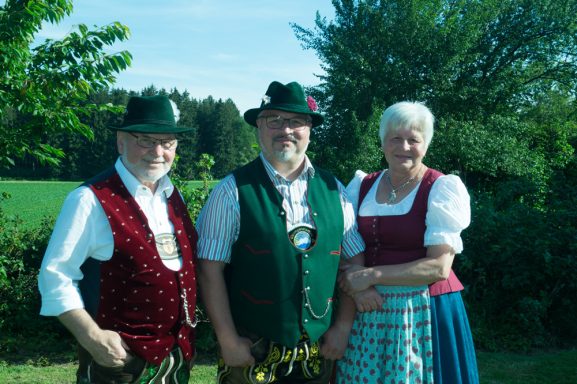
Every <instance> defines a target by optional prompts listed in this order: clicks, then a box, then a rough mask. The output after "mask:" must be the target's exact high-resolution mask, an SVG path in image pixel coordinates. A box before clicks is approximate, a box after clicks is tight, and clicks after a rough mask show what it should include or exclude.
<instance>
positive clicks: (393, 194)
mask: <svg viewBox="0 0 577 384" xmlns="http://www.w3.org/2000/svg"><path fill="white" fill-rule="evenodd" d="M395 200H397V193H396V192H395V190H394V189H393V190H392V191H391V193H389V201H388V203H389V204H393V203H394V202H395Z"/></svg>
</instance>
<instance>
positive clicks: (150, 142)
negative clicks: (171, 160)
mask: <svg viewBox="0 0 577 384" xmlns="http://www.w3.org/2000/svg"><path fill="white" fill-rule="evenodd" d="M128 133H129V134H130V136H132V137H135V138H136V144H138V146H139V147H142V148H154V147H156V146H157V145H160V146H161V147H162V149H167V150H168V149H175V148H176V144H177V143H178V140H176V139H153V138H152V137H148V136H137V135H135V134H134V133H132V132H128Z"/></svg>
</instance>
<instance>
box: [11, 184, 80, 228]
mask: <svg viewBox="0 0 577 384" xmlns="http://www.w3.org/2000/svg"><path fill="white" fill-rule="evenodd" d="M80 184H81V183H80V182H78V181H0V193H2V192H7V193H9V194H10V195H11V197H10V198H9V199H7V200H5V201H2V203H0V204H2V208H3V209H4V211H5V212H6V214H8V215H18V216H19V217H20V218H21V219H22V220H24V222H25V223H26V224H27V225H29V226H33V227H37V226H39V225H40V224H41V223H42V219H43V218H44V217H46V216H50V217H56V216H57V215H58V212H59V211H60V208H61V207H62V202H64V198H65V197H66V195H67V194H68V192H70V191H71V190H73V189H74V188H76V187H77V186H78V185H80Z"/></svg>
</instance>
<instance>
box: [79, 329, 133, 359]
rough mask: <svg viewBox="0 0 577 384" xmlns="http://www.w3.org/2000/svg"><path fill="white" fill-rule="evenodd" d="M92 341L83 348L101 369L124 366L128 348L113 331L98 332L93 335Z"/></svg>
mask: <svg viewBox="0 0 577 384" xmlns="http://www.w3.org/2000/svg"><path fill="white" fill-rule="evenodd" d="M92 337H93V341H91V342H90V343H89V344H87V345H85V346H84V348H86V350H87V351H88V352H89V353H90V355H92V358H93V359H94V361H95V362H96V363H97V364H99V365H101V366H103V367H110V368H112V367H121V366H123V365H125V364H126V359H127V357H128V353H127V352H126V351H127V350H128V346H127V345H126V343H125V342H124V341H123V340H122V338H121V337H120V335H119V334H118V333H116V332H113V331H108V330H100V331H99V332H98V333H97V334H96V335H93V336H92Z"/></svg>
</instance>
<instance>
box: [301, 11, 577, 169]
mask: <svg viewBox="0 0 577 384" xmlns="http://www.w3.org/2000/svg"><path fill="white" fill-rule="evenodd" d="M333 5H334V8H335V18H334V20H328V19H326V18H323V17H321V15H319V14H317V17H316V22H315V25H316V26H315V28H314V29H306V28H303V27H300V26H298V25H293V28H294V31H295V33H296V35H297V38H298V39H299V40H300V41H301V42H302V44H303V47H304V48H306V49H313V50H315V51H316V54H317V55H318V56H319V58H320V59H321V61H322V67H323V69H324V70H325V72H326V74H325V75H323V76H320V78H321V80H322V83H321V85H320V86H319V87H318V88H317V90H316V92H315V95H316V96H317V97H318V99H319V103H320V105H321V107H322V108H323V110H324V111H325V112H326V113H327V116H328V123H327V124H325V129H326V130H327V132H326V133H321V132H319V136H320V137H321V138H324V140H323V139H321V140H319V141H317V142H316V143H315V144H316V145H315V146H314V147H313V148H314V150H315V152H316V153H317V156H318V159H317V160H318V161H320V162H322V163H325V164H327V165H329V164H330V165H333V164H342V162H343V161H344V162H345V163H346V162H350V161H349V160H348V159H350V158H360V157H362V155H363V153H364V151H365V147H366V145H365V144H367V143H370V142H374V140H373V139H371V138H368V137H367V134H366V133H367V132H371V129H370V128H369V127H368V126H366V125H365V126H364V127H362V129H356V128H355V126H356V125H357V126H358V122H361V124H363V123H364V122H367V121H368V120H370V117H371V116H372V115H374V114H375V113H377V114H378V113H380V111H382V109H383V108H384V107H386V106H388V105H391V104H392V103H394V102H396V101H400V100H420V101H425V102H426V103H427V104H428V105H429V106H430V107H431V108H432V110H433V112H434V113H435V115H436V116H437V117H439V118H441V119H442V118H445V117H447V118H449V117H450V118H452V119H457V121H460V122H461V121H462V122H471V121H476V122H479V123H480V124H481V125H485V122H482V120H483V118H485V117H489V118H490V117H491V116H493V115H496V114H498V115H504V116H516V115H517V114H518V112H519V108H526V107H528V106H531V105H532V104H533V103H534V102H535V97H536V96H537V95H539V94H541V93H542V92H543V91H544V90H547V89H552V88H557V89H559V90H560V91H561V92H565V93H566V94H569V95H573V94H574V91H575V85H576V82H577V60H576V57H575V55H577V20H576V19H575V17H574V15H575V12H576V11H577V2H576V1H575V0H567V1H558V0H544V1H539V2H533V1H529V0H505V1H502V0H451V1H449V0H433V1H431V0H406V1H405V0H398V1H397V0H393V1H390V0H387V1H384V0H365V1H360V0H334V1H333ZM452 121H454V120H452ZM372 132H374V129H373V130H372ZM343 137H346V138H347V140H342V138H343ZM343 145H344V146H345V149H346V150H344V151H339V152H337V151H334V150H333V149H335V148H342V146H343ZM374 166H375V167H376V166H378V164H375V165H374ZM346 172H347V173H348V175H345V174H342V176H345V177H346V176H348V177H350V174H351V172H352V169H347V170H346Z"/></svg>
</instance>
